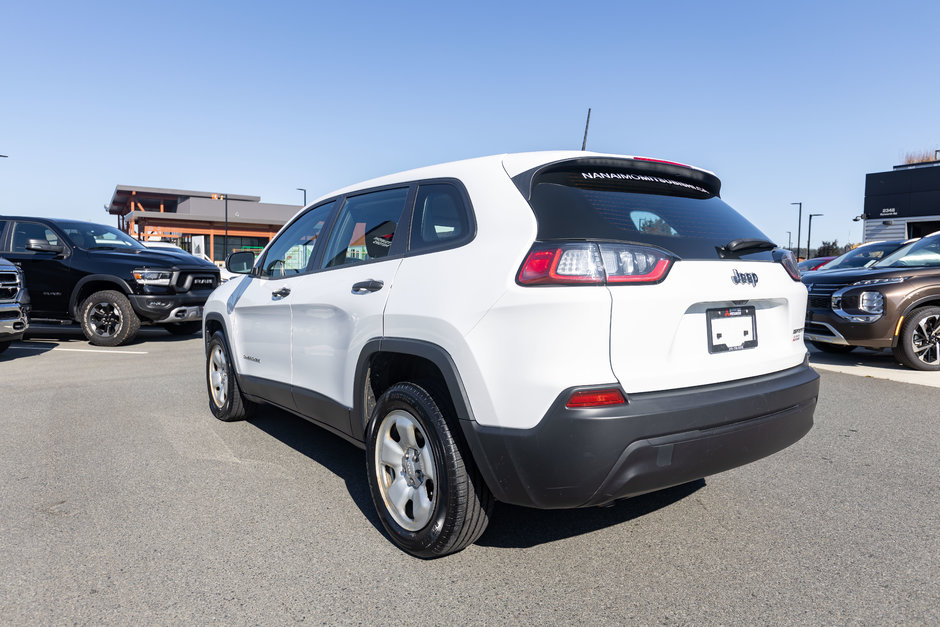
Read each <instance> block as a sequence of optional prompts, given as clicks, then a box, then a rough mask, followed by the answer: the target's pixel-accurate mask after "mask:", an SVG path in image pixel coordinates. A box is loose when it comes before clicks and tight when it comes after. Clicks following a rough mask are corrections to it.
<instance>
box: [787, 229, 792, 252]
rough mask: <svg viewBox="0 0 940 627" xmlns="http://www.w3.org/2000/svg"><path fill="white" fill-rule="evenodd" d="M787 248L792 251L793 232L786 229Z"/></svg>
mask: <svg viewBox="0 0 940 627" xmlns="http://www.w3.org/2000/svg"><path fill="white" fill-rule="evenodd" d="M787 250H789V251H790V252H791V253H792V252H793V232H792V231H787Z"/></svg>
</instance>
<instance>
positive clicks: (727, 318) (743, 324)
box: [705, 307, 757, 353]
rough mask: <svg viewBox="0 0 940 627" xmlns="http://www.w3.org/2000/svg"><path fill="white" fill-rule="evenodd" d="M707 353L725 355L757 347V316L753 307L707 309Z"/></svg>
mask: <svg viewBox="0 0 940 627" xmlns="http://www.w3.org/2000/svg"><path fill="white" fill-rule="evenodd" d="M705 319H706V321H707V323H708V352H709V353H726V352H728V351H740V350H744V349H746V348H754V347H755V346H757V316H755V315H754V308H753V307H727V308H724V309H707V310H706V311H705Z"/></svg>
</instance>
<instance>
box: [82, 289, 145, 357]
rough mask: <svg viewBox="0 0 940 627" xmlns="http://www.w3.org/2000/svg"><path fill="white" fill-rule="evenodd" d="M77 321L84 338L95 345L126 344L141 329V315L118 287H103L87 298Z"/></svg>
mask: <svg viewBox="0 0 940 627" xmlns="http://www.w3.org/2000/svg"><path fill="white" fill-rule="evenodd" d="M78 320H79V322H80V323H81V325H82V331H83V332H84V333H85V337H86V338H87V339H88V341H89V342H91V343H92V344H94V345H95V346H120V345H121V344H126V343H128V342H130V341H131V340H133V339H134V338H135V337H136V336H137V331H139V330H140V318H138V317H137V314H136V313H135V312H134V308H133V307H131V301H129V300H127V296H125V295H124V294H122V293H121V292H117V291H115V290H102V291H100V292H95V293H94V294H92V295H91V296H89V297H88V298H86V299H85V301H84V302H83V303H82V306H81V307H80V308H79V317H78Z"/></svg>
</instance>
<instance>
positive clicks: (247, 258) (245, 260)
mask: <svg viewBox="0 0 940 627" xmlns="http://www.w3.org/2000/svg"><path fill="white" fill-rule="evenodd" d="M254 265H255V254H254V253H253V252H251V251H250V250H242V251H239V252H237V253H232V254H231V255H229V256H228V257H227V258H226V259H225V269H226V270H228V271H229V272H234V273H235V274H250V273H251V268H252V266H254Z"/></svg>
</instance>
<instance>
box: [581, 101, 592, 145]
mask: <svg viewBox="0 0 940 627" xmlns="http://www.w3.org/2000/svg"><path fill="white" fill-rule="evenodd" d="M590 124H591V107H588V116H587V121H586V122H585V123H584V141H582V142H581V150H585V149H587V132H588V126H589V125H590Z"/></svg>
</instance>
